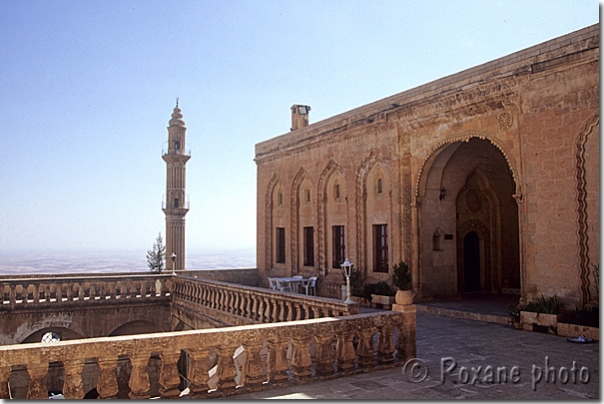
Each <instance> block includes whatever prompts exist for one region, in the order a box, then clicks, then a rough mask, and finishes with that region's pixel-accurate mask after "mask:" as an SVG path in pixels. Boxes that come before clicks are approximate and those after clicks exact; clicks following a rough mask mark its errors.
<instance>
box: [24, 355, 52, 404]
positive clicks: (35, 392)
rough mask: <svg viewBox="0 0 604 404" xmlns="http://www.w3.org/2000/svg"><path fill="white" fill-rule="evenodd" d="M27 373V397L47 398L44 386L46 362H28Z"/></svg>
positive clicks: (46, 389)
mask: <svg viewBox="0 0 604 404" xmlns="http://www.w3.org/2000/svg"><path fill="white" fill-rule="evenodd" d="M27 374H28V375H29V388H28V389H27V399H28V400H40V399H42V400H47V399H48V388H47V387H46V375H47V374H48V362H40V363H30V364H28V365H27Z"/></svg>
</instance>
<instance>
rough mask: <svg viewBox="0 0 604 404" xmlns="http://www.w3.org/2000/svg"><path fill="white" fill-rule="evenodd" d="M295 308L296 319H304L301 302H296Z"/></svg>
mask: <svg viewBox="0 0 604 404" xmlns="http://www.w3.org/2000/svg"><path fill="white" fill-rule="evenodd" d="M294 308H295V309H296V320H302V306H301V305H300V303H298V302H295V303H294Z"/></svg>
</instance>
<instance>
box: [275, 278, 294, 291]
mask: <svg viewBox="0 0 604 404" xmlns="http://www.w3.org/2000/svg"><path fill="white" fill-rule="evenodd" d="M275 281H276V282H277V290H280V291H281V292H291V291H292V287H291V285H290V284H289V283H287V282H282V281H280V280H279V279H275Z"/></svg>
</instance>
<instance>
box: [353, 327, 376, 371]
mask: <svg viewBox="0 0 604 404" xmlns="http://www.w3.org/2000/svg"><path fill="white" fill-rule="evenodd" d="M375 331H376V329H375V327H373V326H369V324H362V325H361V326H359V327H358V329H357V333H358V336H359V343H358V345H357V362H358V364H359V366H361V367H364V368H368V367H373V366H375V349H374V348H373V336H374V335H375Z"/></svg>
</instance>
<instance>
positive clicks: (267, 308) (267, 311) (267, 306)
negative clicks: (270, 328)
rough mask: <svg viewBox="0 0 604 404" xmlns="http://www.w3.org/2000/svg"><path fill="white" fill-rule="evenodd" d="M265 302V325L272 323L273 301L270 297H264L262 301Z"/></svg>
mask: <svg viewBox="0 0 604 404" xmlns="http://www.w3.org/2000/svg"><path fill="white" fill-rule="evenodd" d="M262 300H263V301H264V307H265V310H264V316H263V317H264V320H263V321H262V322H263V323H270V322H271V308H272V307H271V300H270V298H268V297H266V296H265V297H264V298H263V299H262Z"/></svg>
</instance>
